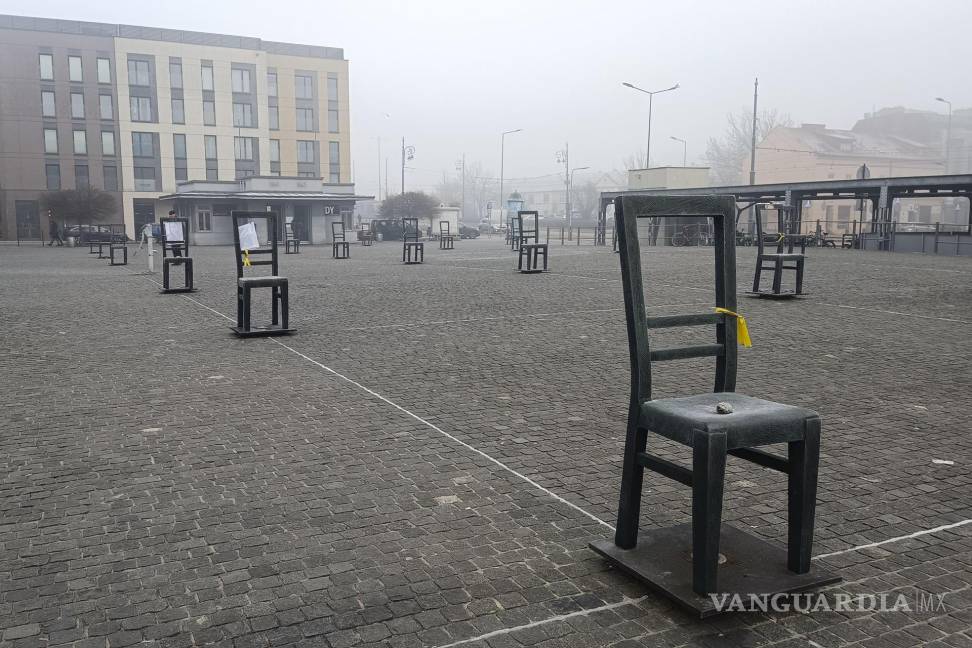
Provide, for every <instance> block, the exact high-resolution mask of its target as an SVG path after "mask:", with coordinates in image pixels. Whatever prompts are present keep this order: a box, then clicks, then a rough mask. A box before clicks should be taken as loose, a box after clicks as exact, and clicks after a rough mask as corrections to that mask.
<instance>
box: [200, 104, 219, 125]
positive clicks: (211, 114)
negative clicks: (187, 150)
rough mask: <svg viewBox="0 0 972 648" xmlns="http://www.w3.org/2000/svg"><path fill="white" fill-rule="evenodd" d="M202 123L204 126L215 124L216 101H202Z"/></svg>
mask: <svg viewBox="0 0 972 648" xmlns="http://www.w3.org/2000/svg"><path fill="white" fill-rule="evenodd" d="M203 124H204V125H206V126H215V125H216V102H214V101H204V102H203Z"/></svg>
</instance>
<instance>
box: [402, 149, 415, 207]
mask: <svg viewBox="0 0 972 648" xmlns="http://www.w3.org/2000/svg"><path fill="white" fill-rule="evenodd" d="M406 156H407V159H409V160H411V159H412V158H414V157H415V147H414V146H405V137H404V136H403V137H402V195H403V196H404V195H405V160H406Z"/></svg>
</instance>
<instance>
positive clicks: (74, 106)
mask: <svg viewBox="0 0 972 648" xmlns="http://www.w3.org/2000/svg"><path fill="white" fill-rule="evenodd" d="M71 119H84V95H83V94H82V93H80V92H72V93H71Z"/></svg>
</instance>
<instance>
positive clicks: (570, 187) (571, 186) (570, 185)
mask: <svg viewBox="0 0 972 648" xmlns="http://www.w3.org/2000/svg"><path fill="white" fill-rule="evenodd" d="M590 168H591V167H589V166H583V167H574V168H573V169H571V170H570V179H569V180H568V181H567V229H570V228H571V227H572V226H573V221H574V214H573V213H572V212H573V210H572V209H571V207H570V192H571V191H572V190H573V189H574V172H575V171H583V170H584V169H590Z"/></svg>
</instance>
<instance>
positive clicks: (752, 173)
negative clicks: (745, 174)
mask: <svg viewBox="0 0 972 648" xmlns="http://www.w3.org/2000/svg"><path fill="white" fill-rule="evenodd" d="M758 97H759V77H756V80H755V81H754V82H753V143H752V146H751V147H750V149H749V184H751V185H754V184H756V103H757V100H758Z"/></svg>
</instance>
